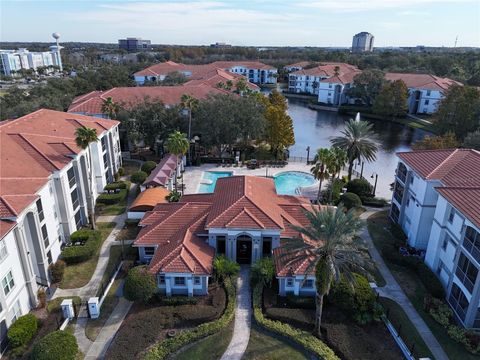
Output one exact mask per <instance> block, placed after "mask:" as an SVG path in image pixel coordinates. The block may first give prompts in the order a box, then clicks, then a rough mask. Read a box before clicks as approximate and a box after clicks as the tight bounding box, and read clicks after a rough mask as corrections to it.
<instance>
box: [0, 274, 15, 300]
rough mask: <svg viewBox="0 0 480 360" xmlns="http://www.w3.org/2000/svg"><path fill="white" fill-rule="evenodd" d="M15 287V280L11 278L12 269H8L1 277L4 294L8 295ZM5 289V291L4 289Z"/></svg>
mask: <svg viewBox="0 0 480 360" xmlns="http://www.w3.org/2000/svg"><path fill="white" fill-rule="evenodd" d="M14 287H15V280H14V278H13V274H12V270H9V271H8V273H7V274H6V275H5V276H4V277H3V278H2V289H3V293H4V294H5V296H8V294H10V293H11V292H12V290H13V288H14ZM5 289H7V291H5Z"/></svg>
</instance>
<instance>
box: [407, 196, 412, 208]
mask: <svg viewBox="0 0 480 360" xmlns="http://www.w3.org/2000/svg"><path fill="white" fill-rule="evenodd" d="M410 199H411V196H409V197H408V198H407V206H410Z"/></svg>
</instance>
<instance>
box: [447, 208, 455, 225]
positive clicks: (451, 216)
mask: <svg viewBox="0 0 480 360" xmlns="http://www.w3.org/2000/svg"><path fill="white" fill-rule="evenodd" d="M454 218H455V209H454V208H453V207H452V208H450V213H449V214H448V222H449V223H450V224H451V223H453V219H454Z"/></svg>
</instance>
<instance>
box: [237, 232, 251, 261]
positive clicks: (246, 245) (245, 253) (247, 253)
mask: <svg viewBox="0 0 480 360" xmlns="http://www.w3.org/2000/svg"><path fill="white" fill-rule="evenodd" d="M237 263H239V264H251V263H252V238H251V237H250V236H248V235H240V236H238V237H237Z"/></svg>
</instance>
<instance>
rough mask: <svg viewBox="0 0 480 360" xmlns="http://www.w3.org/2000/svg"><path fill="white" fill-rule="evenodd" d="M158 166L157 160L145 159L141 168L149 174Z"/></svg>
mask: <svg viewBox="0 0 480 360" xmlns="http://www.w3.org/2000/svg"><path fill="white" fill-rule="evenodd" d="M156 166H157V163H156V162H155V161H151V160H149V161H145V162H144V163H143V164H142V167H141V168H140V170H142V171H143V172H145V173H147V174H150V173H151V172H152V170H153V169H155V167H156Z"/></svg>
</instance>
